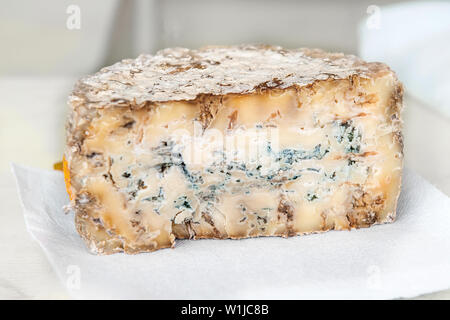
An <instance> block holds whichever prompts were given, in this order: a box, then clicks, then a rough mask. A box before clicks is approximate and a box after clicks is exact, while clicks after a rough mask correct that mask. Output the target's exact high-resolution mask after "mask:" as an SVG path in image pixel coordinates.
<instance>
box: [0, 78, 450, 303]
mask: <svg viewBox="0 0 450 320" xmlns="http://www.w3.org/2000/svg"><path fill="white" fill-rule="evenodd" d="M74 81H75V79H73V78H63V77H51V78H50V77H47V78H24V77H16V78H0V96H1V99H0V150H1V151H0V152H1V153H0V194H1V199H0V200H1V201H0V215H1V221H2V223H0V299H68V298H70V297H69V296H68V294H67V292H66V291H65V289H64V287H63V285H62V284H61V283H60V282H59V280H58V278H57V277H56V274H55V272H54V271H53V270H52V268H51V266H50V264H49V262H48V261H47V259H46V257H45V255H44V253H43V251H42V250H41V248H40V247H39V245H38V244H37V243H36V242H35V241H34V240H33V239H32V238H31V236H30V235H29V234H28V232H27V230H26V228H25V224H24V220H23V213H22V208H21V206H20V203H19V198H18V194H17V191H16V186H15V181H14V179H13V177H12V174H11V170H10V167H9V163H10V162H17V163H21V164H26V165H30V166H34V167H40V168H46V169H51V168H52V166H53V163H54V162H57V161H59V160H60V159H61V156H62V150H63V145H64V122H65V120H64V119H65V114H66V110H67V108H66V98H67V95H68V93H69V92H70V89H71V87H72V85H73V83H74ZM405 104H406V107H405V111H404V114H403V116H404V121H405V128H404V136H405V165H406V166H407V167H409V168H411V169H413V170H414V171H416V172H417V173H419V174H421V175H422V176H423V177H425V178H426V179H427V180H428V181H430V182H431V183H432V184H434V185H435V186H436V187H437V188H439V189H440V190H442V191H443V192H444V193H446V194H447V195H450V119H448V118H445V117H444V116H442V115H440V114H439V113H437V112H436V111H434V110H431V109H428V108H427V107H426V106H424V105H422V104H421V103H419V102H418V101H414V100H412V99H411V98H409V97H408V96H407V97H406V101H405ZM418 298H421V299H450V289H449V290H446V291H441V292H436V293H431V294H426V295H423V296H420V297H418Z"/></svg>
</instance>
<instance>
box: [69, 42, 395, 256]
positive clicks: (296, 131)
mask: <svg viewBox="0 0 450 320" xmlns="http://www.w3.org/2000/svg"><path fill="white" fill-rule="evenodd" d="M205 50H206V53H205V51H201V50H200V51H197V52H194V53H192V54H191V56H192V57H193V58H192V59H191V60H190V62H189V63H191V64H193V65H196V63H197V64H198V63H200V65H202V63H203V64H209V63H210V62H208V61H209V60H208V61H207V60H206V58H205V57H204V55H207V56H208V58H211V56H212V55H214V53H216V54H217V56H218V57H219V58H220V57H222V56H223V55H224V52H226V51H227V50H228V52H229V54H230V56H232V58H233V59H234V61H233V68H234V69H233V70H232V71H230V72H231V75H230V76H229V77H230V78H233V77H234V76H235V73H236V70H241V69H242V70H244V69H245V68H247V69H246V70H247V72H245V73H243V71H242V70H241V71H242V72H240V74H241V75H242V74H245V77H244V78H243V79H242V83H243V84H246V85H248V84H249V83H251V84H252V85H254V89H252V90H241V89H242V88H241V85H239V84H236V83H235V82H236V81H237V80H236V79H235V80H234V82H232V81H231V80H230V81H231V85H229V86H228V85H227V86H225V88H229V89H218V86H219V87H220V86H221V85H220V84H216V85H215V86H211V87H208V88H206V89H205V88H201V87H200V85H197V86H195V90H194V91H192V92H191V91H189V90H190V89H187V88H189V87H184V85H185V84H186V83H185V82H186V81H188V80H186V79H189V77H192V78H195V77H196V76H197V75H198V70H203V71H204V70H206V71H204V73H203V74H202V75H203V76H204V77H206V78H208V77H207V76H208V75H209V76H210V77H212V78H213V79H216V80H218V79H222V78H223V79H225V78H227V75H226V74H225V75H224V74H222V73H220V72H219V71H218V70H216V69H214V68H213V67H211V68H210V69H208V67H204V68H185V67H186V66H185V65H184V67H181V66H182V63H185V61H184V60H183V59H184V58H185V57H184V55H182V57H178V58H177V57H176V56H175V57H173V56H170V57H165V55H166V54H167V52H170V50H169V51H167V50H166V51H164V52H163V53H160V54H159V56H158V55H157V56H156V57H155V58H151V57H150V58H148V61H147V62H148V65H145V63H143V62H142V61H143V60H142V59H143V58H138V60H136V61H133V62H130V61H128V62H124V63H123V64H122V65H121V66H120V68H118V67H117V66H115V67H111V69H110V70H106V71H105V70H104V71H102V73H100V74H98V75H95V76H93V77H92V78H87V79H88V80H86V79H85V80H82V82H81V84H80V83H79V84H78V85H77V88H76V90H75V91H74V94H73V95H72V97H71V99H70V106H71V114H70V116H69V121H68V126H67V128H68V139H67V142H68V148H67V150H66V154H65V157H66V159H67V161H68V166H69V170H70V186H69V188H70V192H71V194H72V195H73V197H74V198H73V200H72V203H71V204H72V207H73V209H74V211H75V214H76V223H77V229H78V231H79V233H80V234H81V236H82V237H83V238H84V239H85V240H86V242H87V243H88V245H89V247H90V248H91V249H92V250H93V251H94V252H97V253H100V254H109V253H114V252H121V251H124V252H127V253H137V252H142V251H153V250H156V249H159V248H165V247H170V246H173V244H174V242H175V239H176V238H246V237H256V236H274V235H275V236H293V235H299V234H307V233H313V232H322V231H327V230H332V229H335V230H348V229H351V228H359V227H368V226H370V225H373V224H377V223H385V222H391V221H393V219H394V218H395V210H396V203H397V198H398V195H399V191H400V184H401V181H400V180H401V168H402V158H403V151H402V149H403V145H402V138H401V118H400V111H401V107H402V87H401V84H400V83H399V82H398V80H397V78H396V76H395V74H394V73H393V72H392V71H390V70H389V68H387V67H386V66H385V65H382V64H370V63H364V62H362V61H361V60H358V59H357V58H355V57H353V56H343V55H336V54H326V53H323V52H321V51H317V50H314V51H311V50H306V49H305V50H303V51H302V50H296V51H288V50H283V49H281V48H272V47H231V48H228V49H227V48H218V49H212V48H208V49H205ZM214 50H216V51H214ZM173 52H177V51H173ZM183 52H185V51H183ZM202 54H203V56H202ZM255 55H256V56H257V57H259V59H260V60H261V59H262V60H264V61H266V62H267V63H269V62H271V63H272V64H274V65H276V64H277V63H278V64H279V67H280V69H281V70H282V71H277V72H278V74H277V75H280V74H279V73H280V72H281V73H282V72H284V71H283V70H284V69H283V68H287V65H288V63H292V62H293V61H294V60H295V61H296V62H297V63H298V64H300V65H303V64H305V65H306V66H303V67H299V68H292V69H293V70H292V71H293V75H292V76H291V77H292V78H293V79H296V80H295V81H294V80H289V78H290V77H288V74H286V75H284V78H281V79H279V80H278V81H276V83H275V82H274V85H273V86H272V87H271V85H269V86H268V84H267V82H264V81H261V80H264V79H267V78H268V77H269V78H270V77H272V78H273V76H274V74H270V72H272V73H273V72H275V71H273V70H274V69H273V68H272V67H271V68H269V69H267V68H264V67H263V68H262V69H263V70H265V71H264V72H265V73H264V72H262V74H263V76H261V71H258V72H255V73H252V71H251V70H250V69H251V68H252V66H251V65H249V64H248V60H247V58H246V57H247V56H252V57H255ZM139 59H140V60H139ZM164 59H166V60H167V59H171V62H172V65H173V59H175V60H177V59H179V60H180V63H179V65H178V67H177V68H178V69H176V70H177V72H175V74H170V72H171V71H170V70H171V69H170V68H169V71H167V69H164V70H160V74H162V77H163V78H164V77H166V79H168V78H170V79H173V77H175V78H176V76H177V74H178V77H179V78H180V81H181V88H180V89H179V90H180V92H182V93H179V94H178V93H177V92H175V91H174V90H175V89H174V88H172V87H171V85H172V84H171V83H168V84H167V85H166V87H167V88H168V90H169V89H170V90H172V91H174V92H169V93H167V94H166V98H167V99H166V100H167V101H164V99H162V100H163V101H161V99H160V100H156V98H155V96H159V97H161V96H162V95H163V90H161V87H164V83H162V84H161V85H160V86H159V87H158V88H156V89H154V90H153V91H151V92H149V93H148V95H143V96H142V95H140V94H139V92H140V91H141V89H142V88H140V87H139V86H138V84H139V83H140V81H142V79H137V80H135V79H133V78H132V77H131V76H130V79H128V80H129V84H127V85H124V86H120V88H119V87H116V86H115V85H114V87H113V89H114V92H115V95H116V96H117V97H115V98H114V99H120V101H121V103H120V104H117V103H113V102H112V100H114V99H113V97H112V94H111V92H110V91H111V90H112V89H111V87H109V86H107V85H108V84H109V83H112V82H114V81H113V80H114V79H115V78H120V79H121V80H124V79H123V78H122V77H124V76H125V74H126V73H127V72H129V73H132V72H131V70H132V69H133V67H136V65H140V66H141V67H144V68H142V69H143V71H142V73H143V74H151V76H149V77H153V76H154V74H153V72H154V69H155V68H156V67H155V65H154V63H156V62H155V61H158V63H160V62H161V60H164ZM195 59H199V61H200V62H198V61H197V62H196V61H195ZM202 59H203V60H202ZM223 59H225V58H223ZM233 59H231V60H233ZM192 60H194V61H192ZM227 60H228V59H227ZM215 61H216V62H217V61H222V60H220V59H216V60H215ZM222 62H223V61H222ZM166 63H167V61H166ZM224 64H226V63H225V62H224ZM214 65H215V64H212V66H214ZM180 68H181V69H182V70H179V69H180ZM249 68H250V69H249ZM308 68H312V69H314V68H315V69H316V70H314V71H308V72H307V71H305V70H309V69H308ZM266 69H267V70H266ZM117 70H119V71H120V72H119V75H117V73H115V72H116V71H117ZM302 70H303V73H302ZM172 71H173V70H172ZM166 72H168V73H167V74H166ZM333 72H335V73H333ZM311 74H314V77H312V78H311V79H309V80H306V79H307V78H308V77H307V76H308V75H311ZM133 81H135V82H136V83H133ZM167 81H168V80H167ZM258 81H259V82H258ZM101 84H103V86H104V87H102V89H99V88H100V87H101V86H100V85H101ZM222 85H225V83H223V84H222ZM89 86H90V87H89ZM105 86H106V87H105ZM136 86H137V87H139V88H138V89H137V88H136ZM230 87H232V89H230ZM80 88H82V89H80ZM118 89H120V90H118ZM201 90H203V91H201ZM217 90H219V91H217ZM220 90H221V91H220ZM227 90H229V91H227ZM239 90H241V91H242V92H237V91H239ZM197 91H198V92H197ZM158 92H159V95H158ZM195 92H196V94H195V95H194V93H195ZM216 92H220V93H221V94H219V95H211V94H212V93H216ZM188 93H189V94H193V96H189V94H188ZM88 97H89V99H88ZM94 97H97V98H101V99H97V101H98V102H95V101H94ZM184 97H187V98H186V99H182V98H184ZM170 98H172V100H170ZM139 99H140V100H139Z"/></svg>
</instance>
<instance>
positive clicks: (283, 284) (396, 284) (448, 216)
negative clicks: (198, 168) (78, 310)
mask: <svg viewBox="0 0 450 320" xmlns="http://www.w3.org/2000/svg"><path fill="white" fill-rule="evenodd" d="M13 171H14V174H15V176H16V179H17V185H18V189H19V193H20V198H21V200H22V203H23V208H24V216H25V222H26V225H27V228H28V230H29V232H30V233H31V234H32V235H33V237H34V238H35V239H36V240H37V241H38V242H39V244H40V245H41V247H42V249H43V250H44V251H45V253H46V255H47V257H48V259H49V261H50V263H51V265H52V266H53V268H54V269H55V271H56V273H57V274H58V276H59V278H60V279H61V281H62V282H63V284H64V285H65V286H66V287H67V289H68V291H69V293H70V295H71V296H72V297H74V298H86V299H90V298H113V299H116V298H117V299H316V298H323V299H328V298H342V299H350V298H353V299H366V298H367V299H390V298H398V297H413V296H417V295H420V294H425V293H429V292H433V291H438V290H444V289H447V288H449V287H450V199H449V198H448V197H447V196H446V195H444V194H443V193H442V192H440V191H439V190H437V189H436V188H435V187H433V186H432V185H431V184H430V183H428V182H427V181H425V180H424V179H423V178H421V177H420V176H418V175H416V174H414V173H413V172H411V171H408V170H405V172H404V175H403V179H404V180H403V189H402V193H401V196H400V199H399V204H398V219H397V221H396V222H395V223H393V224H386V225H378V226H374V227H372V228H369V229H361V230H353V231H351V232H348V231H331V232H328V233H323V234H316V235H308V236H300V237H292V238H288V239H284V238H276V237H270V238H256V239H244V240H196V241H193V240H179V241H177V243H176V247H175V249H163V250H159V251H156V252H152V253H143V254H138V255H126V254H121V253H119V254H114V255H110V256H96V255H93V254H91V253H89V252H88V250H87V248H86V246H85V245H84V242H83V241H82V240H81V238H80V237H79V236H78V234H77V232H76V230H75V226H74V217H73V214H64V211H63V206H64V205H66V204H67V203H68V197H67V195H66V192H65V187H64V180H63V175H62V173H61V172H56V171H45V170H38V169H33V168H27V167H23V166H19V165H13Z"/></svg>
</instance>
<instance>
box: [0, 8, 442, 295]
mask: <svg viewBox="0 0 450 320" xmlns="http://www.w3.org/2000/svg"><path fill="white" fill-rule="evenodd" d="M241 43H266V44H273V45H281V46H284V47H287V48H297V47H318V48H322V49H325V50H328V51H340V52H345V53H351V54H357V55H360V56H361V57H362V58H364V59H366V60H369V61H382V62H386V63H387V64H389V65H390V66H391V68H392V69H393V70H395V71H396V72H397V73H398V75H399V78H400V80H401V81H402V82H403V83H404V85H405V88H406V92H405V111H404V113H403V117H404V121H405V127H404V136H405V166H406V167H408V168H410V169H412V170H413V171H415V172H417V173H419V174H421V175H422V176H424V177H425V178H426V179H428V180H429V181H430V182H431V183H433V184H434V185H435V186H437V187H438V188H439V189H440V190H442V191H443V192H444V193H446V194H447V195H450V77H449V76H448V74H450V2H449V1H391V0H377V1H375V0H360V1H353V0H318V1H306V0H297V1H295V0H278V1H262V0H259V1H257V0H227V1H225V0H165V1H163V0H148V1H144V0H96V1H89V0H70V1H66V0H42V1H32V0H28V1H26V0H0V97H1V98H0V194H1V197H2V199H1V200H2V201H0V215H1V216H2V218H3V219H7V220H8V224H0V234H1V237H4V238H1V239H0V252H2V255H3V258H0V298H2V297H10V298H11V297H12V298H14V297H22V298H26V297H31V298H35V297H40V298H45V297H53V298H57V297H64V294H65V293H64V292H63V291H62V288H61V287H60V284H59V283H58V282H57V281H56V279H55V275H54V274H53V271H52V270H51V269H50V267H49V265H48V262H47V261H46V259H45V257H44V256H43V254H42V252H41V250H40V249H39V248H38V246H37V244H35V243H34V242H32V241H31V239H29V236H28V234H27V233H26V231H25V227H24V224H23V219H22V212H21V208H20V204H19V200H18V198H17V194H16V190H15V185H14V180H13V177H12V175H11V174H10V167H9V164H10V162H17V163H20V164H25V165H29V166H33V167H40V168H46V169H51V168H52V165H53V163H54V162H57V161H60V159H61V156H62V152H63V148H64V122H65V115H66V100H67V96H68V95H69V93H70V90H71V88H72V86H73V84H74V82H75V81H76V79H77V78H79V77H81V76H83V75H86V74H89V73H93V72H95V71H97V70H98V69H100V68H101V67H103V66H107V65H110V64H112V63H114V62H117V61H118V60H121V59H123V58H133V57H136V56H137V55H139V54H140V53H154V52H156V51H157V50H159V49H162V48H165V47H173V46H182V47H189V48H197V47H200V46H204V45H208V44H223V45H227V44H241ZM12 241H14V243H15V245H14V246H10V245H9V244H10V243H11V242H12ZM30 272H31V273H30ZM442 295H444V296H445V295H446V297H450V293H449V292H447V293H441V295H440V296H433V295H429V297H442Z"/></svg>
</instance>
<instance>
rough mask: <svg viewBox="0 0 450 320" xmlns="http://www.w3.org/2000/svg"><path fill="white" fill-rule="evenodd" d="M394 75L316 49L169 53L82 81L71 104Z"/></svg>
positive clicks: (138, 102)
mask: <svg viewBox="0 0 450 320" xmlns="http://www.w3.org/2000/svg"><path fill="white" fill-rule="evenodd" d="M385 72H390V70H389V68H388V67H387V66H386V65H384V64H382V63H376V62H372V63H367V62H364V61H362V60H361V59H359V58H358V57H355V56H353V55H344V54H342V53H331V54H330V53H325V52H323V51H321V50H318V49H315V50H311V49H295V50H286V49H283V48H281V47H271V46H231V47H205V48H203V49H199V50H189V49H185V48H171V49H165V50H162V51H159V52H158V53H157V54H156V55H141V56H139V57H138V58H137V59H134V60H133V59H127V60H123V61H121V62H119V63H116V64H114V65H112V66H110V67H106V68H103V69H102V70H101V71H100V72H98V73H96V74H94V75H92V76H88V77H85V78H83V79H81V80H80V81H79V82H78V83H77V84H76V86H75V89H74V91H73V93H72V95H71V97H70V102H71V103H72V105H74V106H77V105H84V106H87V107H93V108H98V107H100V108H103V107H106V106H126V107H130V106H131V107H134V108H139V107H143V106H145V105H146V104H147V103H154V102H166V101H180V100H194V99H196V98H197V97H198V96H200V95H225V94H246V93H252V92H255V91H256V90H258V89H264V88H288V87H302V86H306V85H308V84H311V83H313V82H314V81H317V80H327V79H345V78H348V77H351V76H353V75H358V76H360V77H363V78H370V77H373V76H375V75H377V74H380V73H381V74H382V73H385Z"/></svg>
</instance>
